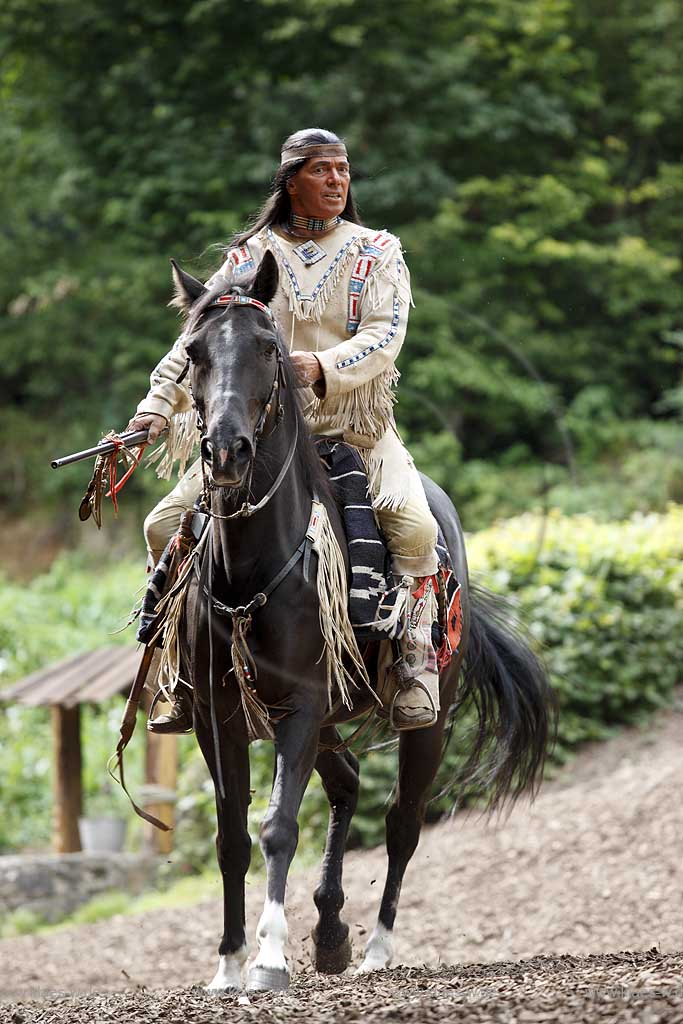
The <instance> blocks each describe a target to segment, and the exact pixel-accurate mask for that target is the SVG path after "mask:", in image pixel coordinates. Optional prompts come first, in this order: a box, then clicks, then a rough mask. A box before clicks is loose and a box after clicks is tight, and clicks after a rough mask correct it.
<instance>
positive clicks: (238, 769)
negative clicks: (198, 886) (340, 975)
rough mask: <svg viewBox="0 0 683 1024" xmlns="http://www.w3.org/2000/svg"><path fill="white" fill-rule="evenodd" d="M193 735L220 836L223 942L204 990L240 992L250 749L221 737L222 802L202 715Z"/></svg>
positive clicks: (248, 842)
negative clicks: (213, 793)
mask: <svg viewBox="0 0 683 1024" xmlns="http://www.w3.org/2000/svg"><path fill="white" fill-rule="evenodd" d="M195 732H196V734H197V740H198V742H199V746H200V747H201V750H202V754H203V755H204V760H205V761H206V763H207V765H208V766H209V771H210V772H211V775H212V778H213V782H214V786H215V789H216V810H217V815H218V832H217V834H216V853H217V856H218V866H219V868H220V871H221V875H222V877H223V922H224V924H223V938H222V939H221V944H220V946H219V947H218V953H219V961H218V969H217V971H216V974H215V976H214V978H213V980H212V981H211V983H210V984H209V985H208V986H207V987H208V988H209V989H210V990H212V991H224V990H226V989H238V988H240V986H241V972H242V966H243V965H244V962H245V960H246V959H247V954H248V950H247V941H246V935H245V909H244V879H245V876H246V873H247V870H248V868H249V861H250V858H251V840H250V838H249V833H248V831H247V809H248V807H249V799H250V797H249V750H248V748H247V747H246V746H238V745H237V744H235V743H232V742H229V741H227V740H224V739H221V745H220V754H221V768H222V776H223V786H224V791H225V800H223V799H222V798H221V795H220V792H219V789H218V774H217V770H216V755H215V750H214V744H213V737H212V734H211V726H210V724H209V723H208V722H204V721H203V719H202V716H201V713H196V714H195Z"/></svg>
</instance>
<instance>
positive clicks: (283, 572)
mask: <svg viewBox="0 0 683 1024" xmlns="http://www.w3.org/2000/svg"><path fill="white" fill-rule="evenodd" d="M230 304H234V305H238V306H253V307H255V308H256V309H258V310H260V311H261V312H263V313H265V314H266V315H267V316H268V318H269V319H270V321H271V323H272V324H273V325H274V326H275V328H276V330H277V322H276V320H275V317H274V315H273V313H272V311H271V310H270V309H269V308H268V307H267V306H266V305H264V304H263V303H262V302H259V300H258V299H253V298H251V296H249V295H220V296H218V298H217V299H214V301H213V302H211V303H210V304H209V307H207V308H210V307H211V306H228V305H230ZM276 349H277V366H276V368H275V375H274V377H273V384H272V387H271V389H270V393H269V395H268V398H267V400H266V402H265V404H264V406H263V408H262V410H261V413H260V415H259V419H258V422H257V424H256V427H255V429H254V436H253V445H254V457H253V458H252V461H251V465H250V467H249V473H248V476H247V480H246V484H245V488H246V493H247V495H248V494H249V493H250V488H251V480H252V474H253V471H254V462H255V458H256V449H257V446H258V442H259V441H260V439H261V437H262V436H263V432H264V430H265V426H266V422H267V420H268V417H269V416H270V414H271V412H272V409H273V406H274V405H275V403H277V406H276V412H275V424H274V426H273V427H272V429H271V431H269V434H270V433H272V432H273V431H274V430H276V429H277V427H278V426H279V425H280V423H281V422H282V420H283V419H284V412H285V410H284V405H283V401H282V394H283V391H284V389H285V386H286V385H285V375H284V358H283V354H282V347H281V344H280V336H279V331H278V334H277V346H276ZM190 362H191V361H190V359H189V357H188V360H187V363H186V365H185V368H184V369H183V372H182V374H181V375H180V377H179V378H178V381H177V382H178V383H179V382H180V381H182V380H183V379H184V378H185V376H186V375H187V373H188V372H189V369H190ZM195 411H196V414H197V427H198V429H199V432H200V435H201V436H202V437H204V436H206V424H205V423H204V420H203V418H202V415H201V413H200V411H199V409H198V408H197V404H196V402H195ZM268 436H269V435H268ZM298 440H299V421H298V418H296V417H295V431H294V439H293V441H292V443H291V445H290V447H289V450H288V452H287V457H286V458H285V461H284V462H283V464H282V467H281V468H280V471H279V473H278V475H277V477H276V478H275V480H274V481H273V483H272V485H271V486H270V488H269V489H268V491H267V492H266V494H265V495H264V496H263V497H262V498H261V499H260V501H258V502H257V503H256V504H255V505H252V504H251V502H250V501H249V500H248V498H246V499H245V500H244V502H243V503H242V505H241V506H240V507H239V508H238V509H237V511H236V512H232V513H230V514H229V515H222V514H220V513H218V512H214V511H213V510H212V509H211V492H212V491H213V490H216V489H218V488H217V485H215V484H212V483H211V482H210V481H209V479H208V476H207V471H206V464H205V462H204V459H203V458H202V459H201V467H202V479H203V490H202V498H201V505H202V511H203V512H205V514H207V515H209V516H210V517H211V518H212V519H219V520H224V521H225V520H231V519H238V518H247V517H250V516H252V515H255V513H256V512H260V511H261V509H263V508H265V507H266V505H267V504H268V502H269V501H270V500H271V498H272V497H273V496H274V495H275V494H276V492H277V491H278V489H279V488H280V486H281V484H282V482H283V480H284V479H285V476H286V475H287V473H288V471H289V468H290V466H291V464H292V460H293V458H294V455H295V452H296V446H297V443H298ZM316 503H317V497H316V496H314V505H313V515H312V516H311V521H310V522H309V526H308V528H307V530H306V535H305V536H304V539H303V540H302V541H301V543H300V544H299V546H298V547H297V549H296V550H295V551H294V553H293V554H292V555H291V557H290V558H289V559H288V560H287V562H286V563H285V564H284V565H283V566H282V568H281V569H280V570H279V572H278V573H277V574H276V575H275V576H274V577H273V578H272V579H271V581H270V582H269V583H268V584H267V586H265V587H264V588H263V589H262V590H260V591H259V592H258V593H257V594H255V595H254V597H253V598H252V599H251V600H250V601H249V602H247V604H246V605H240V606H238V607H235V608H231V607H229V606H228V605H225V604H223V603H222V602H221V601H219V600H218V599H217V598H215V597H214V596H213V577H214V551H213V532H212V531H210V532H209V536H208V538H207V544H206V548H205V551H204V554H203V557H202V560H201V566H200V567H197V564H196V562H195V571H196V573H197V575H198V580H199V586H200V590H201V591H202V592H203V594H204V596H205V598H206V606H207V629H208V635H209V709H210V716H211V733H212V738H213V747H214V757H215V761H216V769H217V771H216V775H217V778H218V791H219V795H220V797H221V799H225V790H224V786H223V772H222V759H221V750H220V735H219V728H218V720H217V715H216V702H215V695H214V686H215V682H214V649H213V644H214V640H213V614H214V613H216V614H219V615H226V616H229V617H230V619H231V620H232V643H231V649H230V653H231V658H232V665H233V671H234V673H235V678H236V680H237V683H238V687H239V691H240V698H241V703H242V709H243V711H244V717H245V721H246V725H247V730H248V733H249V735H250V738H263V739H273V737H274V733H273V729H272V726H271V724H270V716H269V712H268V707H267V706H266V705H265V704H264V703H263V701H262V700H261V699H260V697H259V696H258V693H257V692H256V685H255V684H256V679H257V671H256V664H255V661H254V658H253V656H252V654H251V651H250V650H249V645H248V641H247V634H248V632H249V629H250V628H251V622H252V616H253V613H254V612H255V611H256V610H257V609H258V608H262V607H263V606H264V605H265V604H266V602H267V600H268V598H269V597H270V595H271V594H272V593H273V591H274V590H275V589H276V588H277V587H278V586H279V585H280V584H281V583H282V582H283V580H285V579H286V577H287V576H288V575H289V573H290V572H291V570H292V569H293V568H294V566H295V565H296V564H297V563H298V562H299V560H300V559H301V558H303V559H304V578H305V579H306V580H308V578H309V563H310V553H311V549H312V546H313V541H314V540H315V532H314V526H317V521H318V518H319V514H318V513H317V511H316ZM314 521H315V522H314ZM197 607H198V609H199V607H200V605H199V604H198V606H197ZM197 628H198V615H197V619H196V620H195V644H194V646H195V650H196V632H197Z"/></svg>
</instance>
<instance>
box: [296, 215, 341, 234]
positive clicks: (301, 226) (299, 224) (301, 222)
mask: <svg viewBox="0 0 683 1024" xmlns="http://www.w3.org/2000/svg"><path fill="white" fill-rule="evenodd" d="M341 222H342V218H341V217H331V218H330V220H321V219H320V218H319V217H300V216H299V215H298V214H297V213H290V215H289V220H288V222H287V228H288V229H289V231H291V232H292V234H295V235H304V234H305V235H308V234H311V232H314V231H317V232H320V231H330V230H331V229H332V228H336V226H337V224H341Z"/></svg>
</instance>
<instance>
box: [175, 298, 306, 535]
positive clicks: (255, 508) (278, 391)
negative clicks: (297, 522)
mask: <svg viewBox="0 0 683 1024" xmlns="http://www.w3.org/2000/svg"><path fill="white" fill-rule="evenodd" d="M230 305H236V306H253V307H254V308H255V309H258V310H260V311H261V312H262V313H265V314H266V316H267V317H268V319H269V320H270V322H271V323H272V324H273V326H274V327H275V332H276V353H277V365H276V367H275V374H274V376H273V384H272V387H271V389H270V394H269V395H268V398H267V399H266V401H265V403H264V405H263V408H262V409H261V413H260V415H259V418H258V421H257V423H256V427H255V428H254V435H253V438H252V444H253V449H254V457H252V460H251V464H250V466H249V473H248V475H247V479H246V483H245V485H244V486H245V489H246V493H247V495H248V494H249V491H250V488H251V480H252V475H253V472H254V461H255V454H256V448H257V446H258V443H259V441H260V440H261V437H262V436H263V432H264V430H265V426H266V422H267V420H268V417H269V416H270V414H271V412H272V409H273V406H274V405H275V404H276V403H277V404H276V408H275V423H274V425H273V427H272V429H271V430H270V431H269V432H268V434H267V435H266V436H270V434H272V433H273V432H274V431H275V430H276V429H277V428H278V426H279V425H280V423H281V422H282V420H283V419H284V415H285V409H284V404H283V400H282V394H283V391H284V388H285V386H286V385H285V372H284V358H283V355H282V344H281V340H280V331H279V328H278V324H277V320H276V319H275V316H274V314H273V311H272V310H271V309H269V308H268V306H266V305H265V304H264V303H263V302H259V300H258V299H254V298H252V297H251V296H250V295H239V294H238V295H233V294H226V295H219V296H218V297H217V298H215V299H214V300H213V301H212V302H210V303H209V304H208V305H207V307H206V308H207V309H211V308H212V307H215V306H219V307H220V306H226V307H227V306H230ZM190 363H191V360H190V358H189V356H188V360H187V363H186V364H185V368H184V369H183V372H182V374H181V375H180V377H178V379H177V381H176V383H178V384H179V383H180V382H181V381H182V380H183V379H184V378H185V376H186V375H187V373H188V372H189V369H190ZM194 408H195V413H196V416H197V429H198V430H199V434H200V436H201V437H205V436H206V424H205V423H204V419H203V417H202V415H201V412H200V410H199V408H198V406H197V403H196V402H195V403H194ZM298 440H299V421H298V419H295V431H294V440H293V441H292V444H291V446H290V448H289V451H288V452H287V458H286V459H285V461H284V463H283V464H282V468H281V469H280V472H279V473H278V475H277V477H276V478H275V480H274V481H273V483H272V485H271V486H270V488H269V490H268V491H267V492H266V494H265V495H264V496H263V498H261V500H260V501H258V502H257V503H256V504H255V505H252V504H251V502H250V501H249V499H248V497H247V498H245V500H244V501H243V503H242V504H241V505H240V507H239V508H238V509H237V511H236V512H232V513H231V514H230V515H220V514H219V513H218V512H214V511H212V509H211V491H212V490H217V489H218V487H219V485H218V484H215V483H213V482H212V481H211V480H209V477H208V474H207V472H206V463H205V461H204V459H203V458H201V460H200V461H201V467H202V484H203V485H202V498H201V504H202V511H203V512H205V513H206V514H207V515H209V516H211V517H212V518H213V519H237V518H244V517H248V516H252V515H254V513H255V512H259V511H260V510H261V509H262V508H265V506H266V505H267V504H268V502H269V501H270V499H271V498H272V497H273V495H274V494H275V493H276V491H277V490H278V488H279V487H280V484H281V483H282V481H283V480H284V478H285V476H286V475H287V471H288V469H289V467H290V466H291V464H292V459H293V458H294V453H295V451H296V446H297V442H298Z"/></svg>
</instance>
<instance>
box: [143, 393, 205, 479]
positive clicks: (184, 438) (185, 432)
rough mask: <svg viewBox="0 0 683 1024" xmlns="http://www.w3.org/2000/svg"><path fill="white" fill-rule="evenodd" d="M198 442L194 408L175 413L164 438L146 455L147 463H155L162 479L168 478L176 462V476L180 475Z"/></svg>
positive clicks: (150, 464)
mask: <svg viewBox="0 0 683 1024" xmlns="http://www.w3.org/2000/svg"><path fill="white" fill-rule="evenodd" d="M198 443H199V431H198V430H197V416H196V413H195V411H194V409H188V410H187V411H186V412H179V413H176V414H175V416H172V417H171V422H170V423H169V425H168V431H167V433H166V436H165V437H164V440H163V441H162V443H161V444H160V445H158V447H156V448H155V449H154V451H153V452H152V453H151V455H150V456H149V457H148V459H147V465H148V466H152V465H154V464H155V463H157V476H158V477H160V478H161V479H162V480H170V479H171V474H172V472H173V465H174V463H175V462H178V476H182V475H183V473H184V472H185V468H186V466H187V463H188V462H189V461H190V459H191V458H192V453H193V452H194V449H195V446H196V445H197V444H198Z"/></svg>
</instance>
